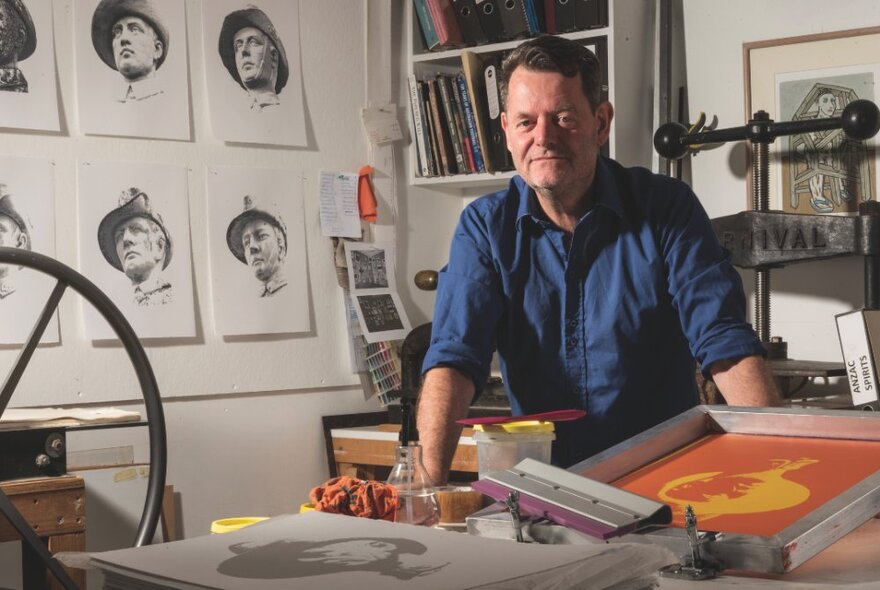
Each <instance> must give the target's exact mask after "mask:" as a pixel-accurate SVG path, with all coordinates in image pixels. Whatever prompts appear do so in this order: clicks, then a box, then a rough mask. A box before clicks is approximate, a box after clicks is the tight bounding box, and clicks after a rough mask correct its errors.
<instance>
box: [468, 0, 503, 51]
mask: <svg viewBox="0 0 880 590" xmlns="http://www.w3.org/2000/svg"><path fill="white" fill-rule="evenodd" d="M502 1H503V0H475V2H476V6H477V19H478V20H479V21H480V27H481V28H482V29H483V32H484V33H485V34H486V37H487V38H488V39H489V43H498V42H499V41H504V40H505V37H504V27H503V26H502V24H501V11H500V10H499V8H498V4H499V2H502Z"/></svg>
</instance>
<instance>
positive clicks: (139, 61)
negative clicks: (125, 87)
mask: <svg viewBox="0 0 880 590" xmlns="http://www.w3.org/2000/svg"><path fill="white" fill-rule="evenodd" d="M112 34H113V57H114V59H115V60H116V68H117V69H118V70H119V73H120V74H122V75H123V76H124V77H125V79H126V80H128V81H130V82H135V81H137V80H141V79H143V78H146V77H148V76H150V75H152V74H153V73H154V72H155V71H156V63H157V62H158V60H159V58H160V57H162V52H163V51H164V47H163V46H162V41H160V40H159V38H158V37H157V36H156V32H155V31H154V30H153V27H151V26H150V25H148V24H147V23H146V22H145V21H144V20H143V19H141V18H139V17H136V16H125V17H123V18H121V19H119V20H118V21H116V24H115V25H113V30H112Z"/></svg>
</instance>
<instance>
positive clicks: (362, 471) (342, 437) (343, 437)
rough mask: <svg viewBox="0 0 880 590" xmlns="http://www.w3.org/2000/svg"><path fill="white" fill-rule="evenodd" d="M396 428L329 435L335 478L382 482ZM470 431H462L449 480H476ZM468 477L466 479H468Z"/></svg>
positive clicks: (344, 430)
mask: <svg viewBox="0 0 880 590" xmlns="http://www.w3.org/2000/svg"><path fill="white" fill-rule="evenodd" d="M399 433H400V425H398V424H379V425H378V426H360V427H355V428H334V429H332V430H331V431H330V437H331V444H332V446H333V457H334V460H335V462H336V473H337V475H349V476H352V477H357V478H359V479H385V478H386V477H387V476H388V472H389V471H390V469H391V467H392V466H393V465H394V452H395V449H396V448H397V445H398V436H399ZM471 434H472V430H471V429H470V428H466V429H464V431H463V432H462V435H461V438H460V439H459V441H458V448H457V449H456V450H455V455H454V456H453V458H452V471H453V472H455V473H454V474H451V475H450V479H451V480H459V479H476V474H477V446H476V445H477V443H476V442H474V439H473V438H472V437H471ZM458 475H463V476H464V477H463V478H462V477H456V476H458ZM468 476H470V477H468Z"/></svg>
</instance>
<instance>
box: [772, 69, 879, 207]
mask: <svg viewBox="0 0 880 590" xmlns="http://www.w3.org/2000/svg"><path fill="white" fill-rule="evenodd" d="M878 74H880V65H873V66H845V67H840V68H833V69H824V70H814V71H804V72H793V73H786V74H779V75H777V77H776V85H777V96H776V99H777V112H778V113H779V114H780V120H781V121H810V120H816V119H826V118H834V117H840V116H841V115H842V113H843V109H844V108H846V106H847V105H848V104H849V103H851V102H852V101H854V100H858V99H867V100H871V101H876V90H875V82H876V81H877V80H878V78H877V76H878ZM779 141H781V142H783V151H782V166H781V172H780V177H781V178H780V182H781V185H782V191H781V193H780V194H781V195H782V199H783V203H782V205H783V210H784V211H788V212H793V213H811V214H840V213H843V214H846V213H849V214H856V213H858V210H859V203H861V202H862V201H870V200H874V199H876V198H877V196H876V186H877V185H876V182H877V170H876V165H875V158H876V154H875V147H874V142H873V140H869V141H862V140H856V139H850V138H848V137H847V136H846V134H845V133H844V132H843V130H842V129H832V130H825V131H814V132H810V133H799V134H795V135H791V136H788V137H784V138H781V139H780V140H779Z"/></svg>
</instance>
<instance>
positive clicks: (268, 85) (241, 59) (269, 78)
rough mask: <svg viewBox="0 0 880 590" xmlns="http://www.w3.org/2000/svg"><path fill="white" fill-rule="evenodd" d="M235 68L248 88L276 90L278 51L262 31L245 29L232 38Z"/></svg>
mask: <svg viewBox="0 0 880 590" xmlns="http://www.w3.org/2000/svg"><path fill="white" fill-rule="evenodd" d="M232 46H233V49H234V50H235V67H236V68H238V76H239V78H241V83H242V84H244V86H245V87H246V88H252V89H261V88H262V89H266V90H273V91H274V90H275V79H276V77H277V76H276V70H277V62H278V51H277V50H276V49H275V45H274V44H273V43H272V40H271V39H269V37H268V36H267V35H266V34H265V33H263V31H261V30H260V29H257V28H254V27H245V28H243V29H241V30H239V31H238V32H237V33H236V34H235V36H234V37H233V38H232Z"/></svg>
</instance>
